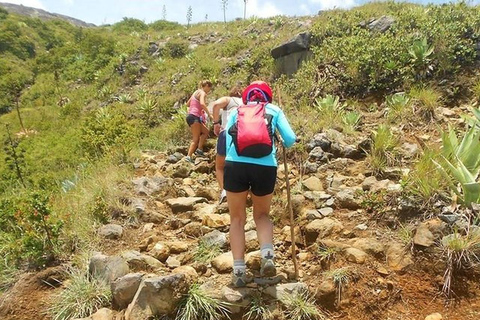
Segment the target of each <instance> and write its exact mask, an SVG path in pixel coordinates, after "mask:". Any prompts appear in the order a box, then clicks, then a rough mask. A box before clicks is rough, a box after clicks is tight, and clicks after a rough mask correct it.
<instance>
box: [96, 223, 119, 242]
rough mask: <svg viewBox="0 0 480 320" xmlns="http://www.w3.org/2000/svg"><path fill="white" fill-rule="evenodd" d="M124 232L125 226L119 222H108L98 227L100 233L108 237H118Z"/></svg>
mask: <svg viewBox="0 0 480 320" xmlns="http://www.w3.org/2000/svg"><path fill="white" fill-rule="evenodd" d="M122 234H123V228H122V226H120V225H118V224H106V225H104V226H101V227H100V228H98V235H99V236H101V237H104V238H107V239H118V238H120V237H121V236H122Z"/></svg>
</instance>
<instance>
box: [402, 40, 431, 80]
mask: <svg viewBox="0 0 480 320" xmlns="http://www.w3.org/2000/svg"><path fill="white" fill-rule="evenodd" d="M433 50H434V46H433V45H429V44H428V42H427V38H425V37H424V38H422V39H421V40H416V41H415V42H414V43H413V45H412V47H411V48H410V49H409V50H408V53H409V54H410V57H411V62H412V64H413V65H414V67H415V71H417V72H419V74H420V75H421V76H425V75H427V74H429V73H431V72H432V71H433V65H431V64H430V62H431V61H432V57H431V56H432V54H433Z"/></svg>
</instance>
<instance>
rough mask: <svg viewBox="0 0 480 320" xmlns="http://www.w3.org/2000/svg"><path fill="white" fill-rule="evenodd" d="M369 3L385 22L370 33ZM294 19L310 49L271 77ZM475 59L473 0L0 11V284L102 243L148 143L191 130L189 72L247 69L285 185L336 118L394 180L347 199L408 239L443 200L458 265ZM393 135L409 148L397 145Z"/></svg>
mask: <svg viewBox="0 0 480 320" xmlns="http://www.w3.org/2000/svg"><path fill="white" fill-rule="evenodd" d="M382 16H388V17H391V18H393V21H394V22H393V24H392V26H391V27H390V28H389V29H388V30H386V31H385V32H378V31H374V30H371V29H370V28H369V27H368V25H369V23H371V22H372V21H374V20H375V19H378V18H380V17H382ZM304 31H309V32H311V33H312V41H311V42H312V43H311V50H312V52H313V56H312V58H311V59H310V60H309V61H308V62H306V63H304V64H303V65H302V67H301V69H300V70H299V71H298V72H297V73H296V74H295V75H293V76H292V77H291V78H288V77H286V76H285V75H281V74H279V73H278V71H277V70H278V69H277V67H276V65H275V61H274V59H273V58H272V57H271V55H270V51H271V49H273V48H274V47H275V46H278V45H280V44H282V43H283V42H285V41H287V40H289V39H291V38H292V37H293V36H295V35H296V34H298V33H300V32H304ZM479 65H480V7H479V6H471V5H468V4H466V3H464V2H460V3H456V4H448V5H428V6H421V5H416V4H409V3H394V2H383V3H369V4H365V5H363V6H360V7H357V8H354V9H351V10H329V11H325V12H322V13H321V14H319V15H317V16H311V17H299V18H289V17H285V16H277V17H273V18H270V19H259V18H251V19H248V20H243V21H235V22H228V23H200V24H194V25H191V26H190V27H188V28H187V27H185V26H183V25H179V24H177V23H173V22H168V21H163V20H159V21H156V22H153V23H151V24H145V23H144V22H142V21H140V20H136V19H132V18H124V19H123V21H121V22H118V23H116V24H114V25H111V26H101V27H94V28H79V27H75V26H73V25H71V24H69V23H68V22H65V21H61V20H51V21H41V20H39V19H33V18H27V17H23V16H18V15H15V14H9V13H8V12H7V11H5V10H4V9H1V8H0V128H1V129H0V133H1V136H0V138H1V139H2V143H3V144H2V148H3V149H2V152H1V153H0V255H1V256H2V257H3V259H2V260H1V261H0V290H7V289H8V288H9V287H11V286H12V284H13V283H15V280H16V279H18V275H19V274H20V273H21V272H23V271H26V270H28V271H33V270H40V269H43V268H45V267H48V266H53V265H58V264H60V263H67V264H71V265H74V266H79V265H82V262H81V261H82V259H83V258H84V257H85V256H88V255H89V254H90V253H91V252H92V251H95V250H98V249H99V248H101V246H102V244H101V243H100V241H99V239H97V237H96V236H95V230H96V229H97V228H98V227H99V226H101V225H103V224H105V223H107V222H109V221H111V220H112V219H114V218H118V216H117V215H116V214H117V213H118V212H123V213H127V216H128V217H127V218H125V219H126V220H125V221H128V223H130V222H132V223H135V222H138V216H136V214H135V212H131V209H130V208H129V207H128V205H129V204H128V203H127V201H125V199H126V198H127V197H128V194H127V193H126V192H127V191H126V190H128V186H129V183H130V180H131V179H132V177H133V176H134V174H136V173H135V172H136V171H135V169H137V170H138V168H139V166H140V165H139V163H141V162H142V161H144V160H145V155H144V154H143V152H146V150H148V152H149V154H153V153H155V152H165V153H168V154H172V153H173V152H175V151H182V147H183V146H185V145H186V144H187V143H188V142H189V139H190V133H189V131H188V127H187V125H186V122H185V115H186V107H185V102H186V101H187V99H188V98H189V96H190V94H191V93H192V92H193V91H194V90H195V89H196V87H197V84H198V82H199V81H200V80H202V79H210V80H211V81H212V82H213V83H214V84H215V85H214V90H213V92H212V93H211V94H210V95H209V100H213V99H215V98H217V97H220V96H222V95H226V94H227V93H228V90H229V89H230V87H232V86H233V85H235V84H237V83H241V84H243V85H245V84H248V83H249V82H250V81H252V80H257V79H263V80H266V81H268V82H270V83H271V84H272V87H273V88H275V96H276V97H275V98H274V100H275V99H277V98H278V95H277V93H280V94H281V103H282V104H283V106H282V107H283V109H284V110H285V113H286V114H287V117H288V118H289V119H290V121H291V123H292V125H293V127H294V129H295V131H296V132H297V134H298V135H299V136H300V137H301V138H302V142H301V143H300V144H298V145H297V146H296V147H295V148H294V149H293V151H289V154H288V156H289V160H290V161H291V163H292V164H293V166H295V168H296V170H297V173H298V172H299V173H300V178H299V182H298V181H297V182H298V185H295V186H294V188H296V189H295V190H294V194H300V193H302V184H301V183H302V182H301V179H302V175H304V174H307V172H306V171H308V169H306V167H307V163H308V162H307V161H306V159H307V158H308V157H309V154H308V153H309V152H310V151H311V150H312V149H313V147H315V145H313V146H312V145H311V143H310V145H309V141H310V139H311V138H312V137H313V136H314V135H315V134H317V133H319V132H324V133H325V132H331V131H329V130H330V129H334V131H335V132H341V133H342V134H343V135H344V140H345V142H346V143H348V144H350V145H359V144H360V146H359V148H358V150H360V151H359V152H360V155H358V157H359V158H361V159H362V170H360V172H358V173H359V174H361V175H362V176H363V177H365V176H372V177H376V178H378V179H387V178H388V179H395V180H396V182H398V183H399V184H400V185H401V192H400V193H399V194H395V196H392V195H390V194H388V193H386V192H385V191H378V192H368V191H364V192H360V193H358V194H356V197H357V198H358V199H359V201H360V203H361V208H362V209H363V210H365V214H368V215H369V218H371V219H372V220H375V221H377V220H378V221H382V222H384V225H383V227H388V228H390V227H391V228H392V229H393V230H395V232H397V231H398V230H400V231H402V232H403V235H404V236H405V237H404V239H406V240H405V241H406V244H407V245H410V244H412V239H411V238H412V237H413V235H412V232H413V231H412V230H413V229H412V228H410V227H411V226H412V225H414V224H415V223H417V221H418V220H421V219H424V218H427V217H428V218H431V217H435V216H437V215H438V214H440V213H442V212H441V210H443V209H441V208H443V207H447V206H448V205H451V208H454V209H455V210H459V211H458V212H460V213H462V214H465V215H466V216H468V219H467V220H468V222H467V224H466V227H465V228H464V229H465V230H467V231H465V230H464V229H462V230H458V229H457V227H455V230H454V232H453V231H452V232H453V233H452V234H453V236H452V237H450V238H449V239H450V240H452V241H456V240H459V239H460V240H462V241H463V240H465V242H467V243H468V245H469V247H467V246H465V247H462V248H461V249H460V250H458V248H457V249H451V248H450V247H448V244H446V242H442V244H441V245H439V246H438V247H441V246H442V245H443V247H442V248H443V251H442V252H443V253H444V254H445V255H446V256H447V259H450V260H446V262H445V263H447V265H449V266H450V268H447V270H453V271H451V272H452V273H454V272H455V271H458V270H461V272H464V271H465V270H467V269H468V268H467V267H466V265H469V264H470V263H473V262H475V263H477V262H478V257H477V256H476V254H477V252H478V251H477V250H478V249H479V248H480V247H479V245H480V236H478V232H477V231H478V230H477V229H476V228H477V227H476V226H477V225H478V222H479V221H480V220H479V217H480V216H479V215H478V214H479V212H478V206H477V203H479V202H480V187H479V183H480V182H479V180H478V175H479V170H480V161H479V160H478V159H479V158H478V154H479V152H480V141H479V136H480V131H479V129H478V128H480V125H479V123H480V112H479V111H478V109H477V104H478V102H479V100H480V72H479V70H480V69H479ZM460 113H461V114H460ZM457 116H458V117H457ZM450 118H454V119H450ZM330 138H332V137H330ZM332 139H333V138H332ZM360 141H362V142H363V143H360ZM405 143H410V144H412V143H416V144H418V145H419V150H418V152H415V154H412V155H411V156H409V157H407V156H405V155H404V154H403V153H402V152H403V151H402V152H401V151H400V149H401V148H400V147H401V146H402V144H403V145H404V144H405ZM332 154H333V155H332V157H335V158H336V157H339V156H338V155H337V154H335V152H333V151H332ZM310 157H311V154H310ZM346 158H348V157H346ZM140 159H142V161H140ZM330 160H331V159H330ZM363 161H364V162H363ZM142 163H143V162H142ZM142 165H144V163H143V164H142ZM392 168H393V169H392ZM346 170H347V169H346ZM406 172H407V173H406ZM137 173H138V171H137ZM392 177H394V178H392ZM332 179H333V178H332ZM276 197H278V198H279V199H280V198H281V197H282V195H281V194H280V195H276ZM279 199H277V200H276V202H275V204H277V205H278V206H279V208H281V206H282V205H284V203H282V201H281V200H279ZM402 208H403V209H405V208H407V209H405V210H403V209H402ZM410 209H411V210H410ZM277 210H279V209H278V208H277ZM452 210H453V209H452ZM455 210H454V211H455ZM455 212H457V211H455ZM443 213H445V212H443ZM275 223H278V224H279V225H280V224H281V223H282V222H281V221H276V222H275ZM282 226H283V225H282ZM404 227H405V228H404ZM475 232H476V233H475ZM447 240H448V239H447ZM460 240H459V242H461V241H460ZM407 245H406V246H407ZM452 246H453V245H452ZM463 249H465V250H467V251H468V250H471V252H470V251H469V253H468V261H467V260H466V259H464V257H465V255H463V254H464V252H463V251H462V250H463ZM412 250H413V244H412ZM449 250H450V251H449ZM285 252H287V250H285ZM318 252H320V251H318ZM470 254H471V255H470ZM420 255H421V254H420ZM452 256H453V258H452ZM451 259H457V260H451ZM462 259H464V260H462ZM474 260H475V261H474ZM452 261H453V262H452ZM454 264H456V265H454ZM465 272H466V271H465ZM476 276H478V274H477V275H476ZM444 285H445V286H447V287H445V286H444V287H443V289H444V290H443V291H444V293H446V294H447V296H448V297H449V298H450V297H451V291H450V286H449V284H448V283H447V284H444ZM194 289H195V288H194ZM441 291H442V290H441V289H439V292H441ZM339 299H340V298H339ZM106 300H107V301H108V297H107V299H106ZM307 300H308V299H307ZM103 304H105V303H103ZM294 304H295V303H294ZM94 309H95V308H94ZM331 311H332V310H331ZM335 311H338V310H333V311H332V312H335ZM472 314H473V313H472ZM82 316H88V314H87V315H85V314H82ZM58 319H68V317H64V318H61V317H60V318H58ZM298 319H306V318H298ZM348 319H349V318H348ZM352 319H353V318H352ZM451 319H455V318H451ZM472 319H473V318H472Z"/></svg>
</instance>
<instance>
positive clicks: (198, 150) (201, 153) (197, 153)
mask: <svg viewBox="0 0 480 320" xmlns="http://www.w3.org/2000/svg"><path fill="white" fill-rule="evenodd" d="M195 154H196V155H197V156H199V157H205V152H203V150H200V149H197V150H195Z"/></svg>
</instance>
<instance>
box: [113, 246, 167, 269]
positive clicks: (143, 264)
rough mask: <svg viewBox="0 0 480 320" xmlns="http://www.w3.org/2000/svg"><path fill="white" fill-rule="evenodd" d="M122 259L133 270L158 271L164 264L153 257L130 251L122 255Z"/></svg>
mask: <svg viewBox="0 0 480 320" xmlns="http://www.w3.org/2000/svg"><path fill="white" fill-rule="evenodd" d="M122 258H123V259H124V260H125V261H126V262H127V263H128V265H129V266H130V268H131V269H132V270H157V269H160V268H162V267H163V263H161V262H160V261H158V260H157V259H155V258H154V257H152V256H149V255H147V254H143V253H140V252H138V251H136V250H129V251H125V252H123V253H122Z"/></svg>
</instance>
